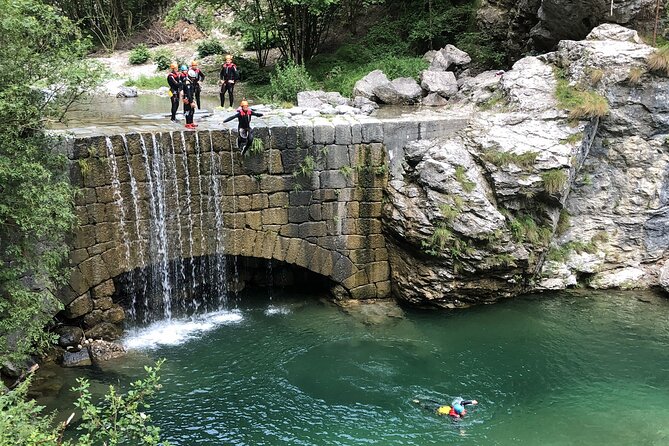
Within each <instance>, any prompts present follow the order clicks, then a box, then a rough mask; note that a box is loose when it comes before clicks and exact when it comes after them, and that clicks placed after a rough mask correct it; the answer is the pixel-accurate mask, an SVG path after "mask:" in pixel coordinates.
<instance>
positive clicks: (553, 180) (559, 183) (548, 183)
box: [541, 169, 568, 195]
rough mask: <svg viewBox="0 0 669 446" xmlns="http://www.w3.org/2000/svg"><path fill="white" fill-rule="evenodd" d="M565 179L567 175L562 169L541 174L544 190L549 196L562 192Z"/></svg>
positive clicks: (565, 182)
mask: <svg viewBox="0 0 669 446" xmlns="http://www.w3.org/2000/svg"><path fill="white" fill-rule="evenodd" d="M567 179H568V177H567V174H566V173H565V172H564V170H562V169H551V170H547V171H546V172H542V173H541V180H542V181H543V183H544V188H545V189H546V192H548V193H549V194H551V195H553V194H556V193H558V192H560V191H562V189H563V188H564V185H565V184H567Z"/></svg>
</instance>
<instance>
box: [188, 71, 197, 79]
mask: <svg viewBox="0 0 669 446" xmlns="http://www.w3.org/2000/svg"><path fill="white" fill-rule="evenodd" d="M188 77H190V78H193V79H197V77H198V76H197V73H196V72H195V70H188Z"/></svg>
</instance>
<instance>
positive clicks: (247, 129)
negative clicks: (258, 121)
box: [223, 99, 263, 155]
mask: <svg viewBox="0 0 669 446" xmlns="http://www.w3.org/2000/svg"><path fill="white" fill-rule="evenodd" d="M239 105H240V107H239V108H238V109H237V112H236V113H235V114H234V115H232V116H230V117H228V118H226V119H225V120H223V122H229V121H232V120H233V119H237V120H238V122H239V124H238V126H237V130H238V131H239V137H238V138H237V146H238V147H239V148H241V150H242V155H243V154H244V153H246V151H247V150H248V149H249V148H250V147H251V144H252V143H253V129H252V128H251V117H252V116H258V117H261V116H263V114H262V113H258V112H257V111H253V110H251V109H250V108H249V103H248V101H247V100H246V99H244V100H242V102H241V103H240V104H239ZM242 145H243V147H242Z"/></svg>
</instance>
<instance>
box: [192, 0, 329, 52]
mask: <svg viewBox="0 0 669 446" xmlns="http://www.w3.org/2000/svg"><path fill="white" fill-rule="evenodd" d="M202 1H203V2H205V3H209V4H211V5H213V6H216V7H219V8H221V7H226V8H232V9H233V11H235V12H236V13H237V15H238V19H239V21H241V22H243V23H244V24H245V25H246V26H245V30H246V31H247V32H251V33H252V35H253V39H254V42H255V46H256V48H264V49H267V46H266V44H267V43H268V42H270V41H273V39H274V38H276V39H277V40H278V46H279V50H280V51H281V54H282V56H283V57H284V58H285V59H291V60H293V61H295V62H296V63H297V64H302V63H304V62H306V61H307V60H309V59H311V57H313V56H314V55H315V54H316V53H317V52H318V50H319V47H320V46H321V44H322V43H323V41H324V39H325V37H326V36H327V34H328V31H329V29H330V25H331V24H332V22H333V21H334V19H335V17H336V16H337V14H338V13H339V12H340V9H341V3H342V0H246V1H239V0H202ZM265 59H266V57H265ZM260 60H262V57H261V58H260Z"/></svg>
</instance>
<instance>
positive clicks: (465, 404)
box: [460, 400, 479, 406]
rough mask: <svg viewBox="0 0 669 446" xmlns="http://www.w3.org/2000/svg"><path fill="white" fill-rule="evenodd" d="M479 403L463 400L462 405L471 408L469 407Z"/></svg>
mask: <svg viewBox="0 0 669 446" xmlns="http://www.w3.org/2000/svg"><path fill="white" fill-rule="evenodd" d="M478 403H479V402H478V401H476V400H463V401H462V402H461V403H460V404H462V405H463V406H469V405H473V404H478Z"/></svg>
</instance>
